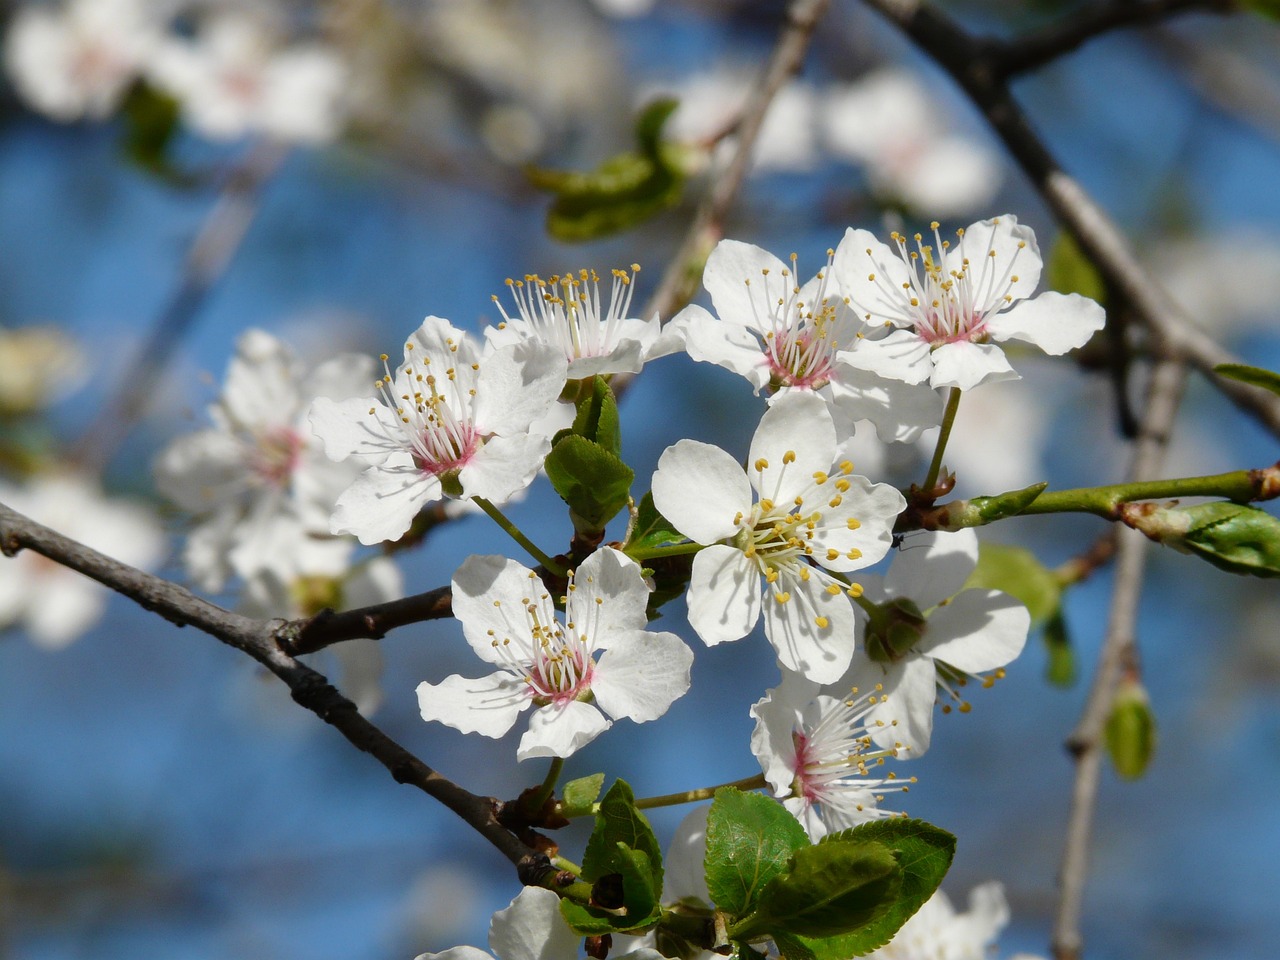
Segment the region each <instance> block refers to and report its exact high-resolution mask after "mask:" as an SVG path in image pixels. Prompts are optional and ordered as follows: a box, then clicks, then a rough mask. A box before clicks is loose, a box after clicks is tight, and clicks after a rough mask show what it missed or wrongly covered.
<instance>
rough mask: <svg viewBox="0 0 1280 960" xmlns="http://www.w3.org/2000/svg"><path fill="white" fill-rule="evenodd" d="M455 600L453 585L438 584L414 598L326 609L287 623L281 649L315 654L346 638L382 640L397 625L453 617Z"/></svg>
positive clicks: (282, 629) (280, 633)
mask: <svg viewBox="0 0 1280 960" xmlns="http://www.w3.org/2000/svg"><path fill="white" fill-rule="evenodd" d="M452 601H453V596H452V591H451V590H450V589H449V587H436V589H434V590H428V591H427V592H426V593H419V594H415V595H414V596H412V597H404V598H402V599H400V600H390V601H388V602H386V603H379V604H375V605H373V606H369V607H360V608H358V609H355V610H344V611H343V612H341V613H335V612H334V611H332V610H322V611H321V612H320V613H318V614H316V615H315V616H314V617H309V618H307V619H305V620H292V621H290V622H289V623H286V624H285V625H284V626H283V627H280V628H279V629H278V630H277V631H276V634H275V636H276V640H277V642H278V643H279V644H280V649H282V650H283V651H284V652H285V653H287V654H289V655H291V656H300V655H302V654H304V653H315V652H316V651H317V650H323V649H324V648H325V647H327V646H329V645H330V644H334V643H341V642H342V641H344V640H359V639H362V638H367V639H370V640H381V639H382V638H383V637H385V636H386V635H387V632H388V631H390V630H393V629H395V628H396V627H403V626H406V625H408V624H410V623H421V622H423V621H424V620H441V619H443V618H445V617H449V616H452V615H453V608H452Z"/></svg>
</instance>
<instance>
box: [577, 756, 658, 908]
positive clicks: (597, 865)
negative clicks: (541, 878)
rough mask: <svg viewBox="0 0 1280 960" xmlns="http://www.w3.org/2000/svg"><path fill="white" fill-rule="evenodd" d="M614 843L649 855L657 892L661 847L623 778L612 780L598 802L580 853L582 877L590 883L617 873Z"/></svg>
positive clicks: (616, 851) (616, 849)
mask: <svg viewBox="0 0 1280 960" xmlns="http://www.w3.org/2000/svg"><path fill="white" fill-rule="evenodd" d="M618 844H622V845H623V846H624V847H627V848H630V849H632V850H638V851H640V852H641V853H643V854H644V855H645V856H647V857H648V858H649V860H650V862H651V863H652V864H653V865H654V876H655V877H656V878H657V883H658V889H659V891H661V889H662V849H661V847H659V846H658V838H657V837H655V836H654V835H653V828H652V827H650V826H649V821H648V820H646V819H645V817H644V814H643V813H641V812H640V811H639V809H637V808H636V801H635V795H634V794H632V792H631V787H630V786H629V785H628V784H627V782H626V781H625V780H615V781H614V783H613V786H612V787H610V788H609V792H608V793H606V794H605V795H604V799H603V800H601V801H600V810H599V812H597V813H596V825H595V829H594V830H592V831H591V837H590V839H588V840H587V849H586V851H585V852H584V853H583V856H582V878H583V879H584V880H587V881H590V882H592V883H594V882H595V881H596V880H598V879H600V877H602V876H604V875H605V874H607V873H618V872H619V860H618Z"/></svg>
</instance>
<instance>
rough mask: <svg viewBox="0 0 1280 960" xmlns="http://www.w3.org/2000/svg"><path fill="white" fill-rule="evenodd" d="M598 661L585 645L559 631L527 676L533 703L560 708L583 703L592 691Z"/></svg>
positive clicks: (547, 641)
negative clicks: (566, 704) (570, 703)
mask: <svg viewBox="0 0 1280 960" xmlns="http://www.w3.org/2000/svg"><path fill="white" fill-rule="evenodd" d="M594 672H595V661H594V660H592V659H591V656H590V651H589V650H588V649H587V647H586V645H585V644H582V643H576V642H574V641H573V640H572V639H569V638H566V637H565V636H563V634H561V633H560V632H559V631H558V630H557V631H556V635H553V636H551V637H548V638H547V639H546V641H544V642H543V644H542V645H541V646H540V647H539V649H538V651H537V654H536V656H535V658H534V661H533V663H532V664H530V665H529V673H528V676H527V679H528V683H529V689H530V692H531V693H532V694H533V702H534V703H535V704H537V705H538V706H546V705H548V704H554V705H556V706H560V705H562V704H565V703H569V702H571V701H573V700H578V699H581V698H582V696H583V695H584V694H586V693H587V692H588V691H589V690H590V689H591V676H592V674H593V673H594Z"/></svg>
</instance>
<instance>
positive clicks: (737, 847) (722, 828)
mask: <svg viewBox="0 0 1280 960" xmlns="http://www.w3.org/2000/svg"><path fill="white" fill-rule="evenodd" d="M808 845H809V838H808V837H807V836H806V835H805V832H804V827H802V826H800V822H799V821H798V820H796V818H795V817H794V816H793V815H792V814H791V813H789V812H788V811H787V809H786V807H784V806H782V804H780V803H778V802H777V801H776V800H771V799H770V798H769V797H766V796H764V795H763V794H759V793H744V792H743V791H741V790H738V789H736V788H734V787H721V788H720V789H719V790H717V791H716V795H715V800H714V801H713V802H712V804H711V811H710V813H708V814H707V853H706V857H705V858H704V860H703V863H704V864H705V866H706V872H707V890H708V891H710V893H711V899H712V901H713V902H714V903H715V905H716V906H717V907H719V908H720V909H721V910H724V911H725V912H727V913H730V914H734V915H742V914H746V913H750V912H751V911H752V910H753V909H755V904H756V898H757V897H758V896H759V895H760V890H761V889H762V888H763V887H764V885H765V884H766V883H768V882H769V881H770V880H772V879H773V878H774V877H775V876H777V875H778V874H780V873H782V872H783V871H784V870H786V869H787V863H788V861H789V860H790V858H791V855H792V854H793V853H795V852H796V851H797V850H800V849H801V848H803V847H807V846H808Z"/></svg>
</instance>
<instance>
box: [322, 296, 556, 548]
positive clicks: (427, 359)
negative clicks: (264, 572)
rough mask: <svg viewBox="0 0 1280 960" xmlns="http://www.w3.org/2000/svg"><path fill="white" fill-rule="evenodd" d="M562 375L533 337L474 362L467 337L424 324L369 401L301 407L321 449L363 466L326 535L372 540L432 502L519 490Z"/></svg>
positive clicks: (436, 323) (403, 525)
mask: <svg viewBox="0 0 1280 960" xmlns="http://www.w3.org/2000/svg"><path fill="white" fill-rule="evenodd" d="M382 359H383V363H384V365H385V364H386V362H387V359H388V358H387V356H386V355H385V354H384V355H383V358H382ZM566 367H567V364H566V363H565V359H564V357H563V356H561V355H560V354H559V353H558V352H557V351H556V350H554V349H553V348H551V347H548V346H547V345H545V344H542V343H535V342H532V341H524V342H522V343H518V344H512V345H510V346H507V347H502V348H501V349H498V350H495V351H493V352H492V353H490V354H488V355H486V356H485V357H484V358H483V359H482V358H481V353H480V349H479V346H478V345H477V344H476V343H475V342H474V341H473V340H472V339H471V338H470V337H469V336H467V334H465V333H463V332H462V331H461V330H458V329H456V328H455V327H454V326H453V325H452V324H450V323H449V321H448V320H444V319H442V318H440V317H427V318H426V320H424V321H423V322H422V326H420V327H419V328H418V329H417V330H416V331H415V332H414V334H413V335H412V336H411V337H410V338H409V339H408V340H407V341H406V343H405V350H404V362H403V364H401V365H399V366H398V367H397V368H396V371H395V373H394V374H392V373H391V371H390V370H389V369H388V370H387V372H386V373H385V374H384V375H383V377H382V379H381V380H379V381H377V383H376V388H377V389H378V390H379V391H380V393H381V397H380V398H375V399H372V400H371V399H370V398H367V397H365V398H356V399H351V400H344V401H342V402H334V401H332V400H327V399H320V400H317V401H316V402H315V404H314V405H313V407H312V411H311V424H312V428H313V429H314V430H315V433H316V435H317V436H318V437H320V438H321V440H322V441H323V442H324V448H325V452H326V453H327V454H328V455H329V456H330V457H331V458H333V459H334V460H345V459H347V458H354V459H355V460H357V461H359V462H361V463H363V464H366V465H367V469H366V470H365V471H364V473H362V474H361V475H360V477H359V478H358V479H357V480H356V481H355V483H353V484H352V485H351V487H349V488H348V489H347V490H346V492H344V493H343V494H342V495H341V496H340V497H339V498H338V502H337V509H336V510H335V511H334V514H333V517H332V520H331V523H330V529H331V530H332V531H333V532H334V533H351V534H355V535H356V536H357V537H359V538H360V542H361V543H366V544H374V543H381V542H382V541H384V540H395V539H397V538H399V537H400V536H402V535H403V534H404V533H405V531H406V530H408V529H409V525H410V524H411V523H412V522H413V518H414V517H415V516H416V515H417V513H418V511H419V510H420V509H422V507H424V506H426V505H427V504H428V503H431V502H433V501H436V500H440V499H441V498H443V497H446V496H447V497H452V498H463V497H483V498H485V499H486V500H490V501H494V502H503V501H505V500H507V499H508V498H509V497H511V496H512V495H514V494H515V493H517V492H518V491H520V490H523V489H524V488H525V487H526V486H528V485H529V483H530V482H531V481H532V480H533V478H534V477H535V476H537V473H538V471H539V469H541V467H542V461H543V459H544V458H545V457H546V455H547V453H548V452H549V451H550V449H551V439H550V437H549V436H548V435H546V433H544V432H540V431H536V430H533V429H532V427H531V425H532V424H534V423H535V422H536V421H538V420H539V419H540V418H543V417H545V416H546V414H547V413H548V411H549V410H550V409H551V405H552V404H553V403H555V401H556V397H557V396H559V393H560V388H561V387H562V386H563V385H564V381H565V370H566Z"/></svg>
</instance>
